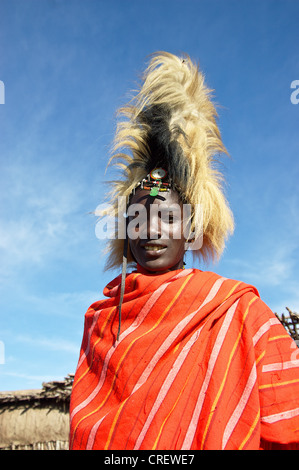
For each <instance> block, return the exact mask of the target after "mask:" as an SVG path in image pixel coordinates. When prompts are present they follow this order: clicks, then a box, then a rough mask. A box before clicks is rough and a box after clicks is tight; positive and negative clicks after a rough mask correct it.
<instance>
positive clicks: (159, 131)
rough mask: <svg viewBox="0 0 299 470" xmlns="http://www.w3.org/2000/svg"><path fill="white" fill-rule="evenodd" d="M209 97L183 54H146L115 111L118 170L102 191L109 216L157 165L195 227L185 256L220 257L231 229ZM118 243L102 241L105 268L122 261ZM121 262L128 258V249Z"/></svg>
mask: <svg viewBox="0 0 299 470" xmlns="http://www.w3.org/2000/svg"><path fill="white" fill-rule="evenodd" d="M210 95H211V90H209V89H208V88H207V86H206V85H205V82H204V76H203V74H202V73H201V72H200V71H199V69H198V66H197V65H196V64H194V63H193V62H192V61H191V59H190V58H189V57H188V56H187V55H185V56H184V57H182V58H179V57H177V56H175V55H172V54H170V53H167V52H159V53H156V54H154V55H153V56H152V59H151V61H150V63H149V66H148V68H147V69H146V70H145V73H144V76H143V80H142V85H141V87H140V90H139V91H138V92H137V94H136V96H135V97H134V98H133V100H132V101H130V102H129V103H128V104H127V105H126V106H124V107H122V108H121V109H120V110H119V112H118V115H119V116H120V117H121V118H122V120H121V121H120V122H119V123H118V126H117V129H116V134H115V139H114V142H113V147H112V157H111V159H110V163H113V164H116V165H117V166H118V167H119V168H120V169H121V171H122V177H121V178H120V179H119V180H118V181H114V182H112V191H111V193H110V195H109V200H110V204H112V206H113V207H114V210H115V214H116V216H117V215H118V214H117V210H118V204H117V202H118V197H119V196H126V197H127V198H129V196H130V195H131V194H132V191H133V190H134V189H135V188H136V187H137V186H138V185H139V184H140V182H141V181H142V180H143V179H144V178H146V177H147V175H148V174H149V173H150V172H151V171H152V170H153V169H154V168H157V167H162V168H164V169H165V170H166V171H167V175H168V178H169V181H170V182H171V184H172V185H173V187H175V188H176V189H177V190H178V192H179V194H180V195H181V198H182V200H183V202H186V203H188V204H190V205H191V207H192V229H193V230H194V232H195V234H196V232H197V230H199V229H200V230H202V234H201V236H202V238H203V243H202V247H201V249H200V250H197V251H193V254H194V255H197V256H198V257H199V258H202V259H203V260H207V259H208V258H212V259H217V258H219V257H220V255H221V254H222V251H223V249H224V246H225V240H226V238H227V236H228V235H229V234H230V233H232V232H233V226H234V223H233V216H232V213H231V211H230V208H229V206H228V203H227V201H226V199H225V196H224V193H223V177H222V174H221V173H220V172H219V170H218V169H217V167H216V164H217V160H216V157H217V155H219V154H220V153H227V152H226V149H225V147H224V145H223V143H222V140H221V136H220V132H219V129H218V127H217V123H216V118H217V112H216V109H215V106H214V105H213V103H212V101H211V98H210ZM199 208H200V209H199ZM197 235H198V234H197ZM123 244H124V240H123V239H119V238H118V237H117V236H116V238H115V239H113V240H110V242H109V247H108V252H109V257H108V261H107V268H114V267H117V266H121V265H122V261H123ZM127 260H128V262H131V261H132V256H131V254H130V252H129V249H128V253H127Z"/></svg>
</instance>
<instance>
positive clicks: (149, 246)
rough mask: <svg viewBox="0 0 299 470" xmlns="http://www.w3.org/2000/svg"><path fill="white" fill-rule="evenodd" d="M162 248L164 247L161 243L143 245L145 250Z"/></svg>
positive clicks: (159, 249)
mask: <svg viewBox="0 0 299 470" xmlns="http://www.w3.org/2000/svg"><path fill="white" fill-rule="evenodd" d="M164 248H166V247H165V246H162V245H145V246H144V249H145V251H161V250H164Z"/></svg>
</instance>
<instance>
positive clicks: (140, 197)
mask: <svg viewBox="0 0 299 470" xmlns="http://www.w3.org/2000/svg"><path fill="white" fill-rule="evenodd" d="M179 202H180V199H179V196H178V194H177V192H176V191H172V190H169V191H167V192H163V193H158V194H157V195H156V196H151V195H150V193H149V191H147V190H144V189H139V190H137V191H136V193H135V194H134V196H133V197H132V199H131V201H130V205H132V204H143V205H144V206H149V205H152V204H163V205H164V206H167V205H172V204H174V203H176V204H177V203H179Z"/></svg>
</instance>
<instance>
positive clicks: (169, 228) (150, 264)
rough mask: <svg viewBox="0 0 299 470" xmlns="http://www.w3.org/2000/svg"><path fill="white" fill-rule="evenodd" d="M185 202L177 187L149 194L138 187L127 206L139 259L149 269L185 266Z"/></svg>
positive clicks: (132, 242) (130, 233) (134, 252)
mask: <svg viewBox="0 0 299 470" xmlns="http://www.w3.org/2000/svg"><path fill="white" fill-rule="evenodd" d="M182 219H183V217H182V203H181V202H180V199H179V196H178V194H177V193H176V192H175V191H172V190H170V191H169V192H160V193H159V194H158V195H157V196H155V197H153V196H150V194H149V191H148V190H143V189H139V190H137V191H136V194H135V195H134V196H133V198H132V200H131V202H130V206H129V208H128V237H129V243H130V249H131V253H132V255H133V257H134V258H135V260H136V261H137V263H138V264H139V265H140V266H142V267H143V268H144V269H146V270H147V271H150V272H160V273H162V272H165V271H169V270H174V269H181V268H183V257H184V252H185V238H184V234H183V220H182Z"/></svg>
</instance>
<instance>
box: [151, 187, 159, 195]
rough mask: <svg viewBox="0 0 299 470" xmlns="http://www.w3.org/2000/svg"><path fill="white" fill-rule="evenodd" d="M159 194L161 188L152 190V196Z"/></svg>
mask: <svg viewBox="0 0 299 470" xmlns="http://www.w3.org/2000/svg"><path fill="white" fill-rule="evenodd" d="M158 194H159V188H157V187H156V186H155V187H153V188H152V189H151V192H150V196H158Z"/></svg>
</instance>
